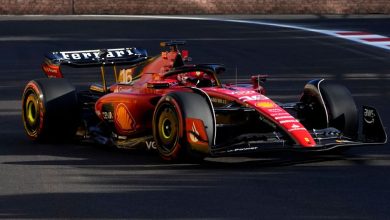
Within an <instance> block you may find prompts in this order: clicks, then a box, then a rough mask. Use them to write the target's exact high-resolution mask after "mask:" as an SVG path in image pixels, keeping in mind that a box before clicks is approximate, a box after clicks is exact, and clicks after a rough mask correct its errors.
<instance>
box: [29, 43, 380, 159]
mask: <svg viewBox="0 0 390 220" xmlns="http://www.w3.org/2000/svg"><path fill="white" fill-rule="evenodd" d="M182 44H184V42H180V41H171V42H162V43H161V46H162V47H163V48H164V49H163V50H162V52H161V54H159V55H157V56H154V57H149V56H148V54H147V52H146V51H145V50H143V49H138V48H119V49H106V50H86V51H63V52H51V53H48V54H47V55H46V56H45V61H44V63H43V64H42V68H43V71H44V72H45V74H46V75H47V78H44V79H36V80H32V81H30V82H29V83H28V84H27V85H26V87H25V89H24V93H23V98H22V103H23V104H22V108H23V111H22V114H23V122H24V128H25V131H26V133H27V135H28V137H29V138H31V139H32V140H34V141H47V140H59V139H70V138H73V139H77V140H80V141H86V142H95V143H99V144H104V145H112V146H116V147H118V148H146V149H156V150H157V151H158V152H159V154H160V155H161V157H162V158H163V159H165V160H178V159H183V158H190V159H203V158H204V157H206V156H224V155H233V154H250V153H255V152H261V151H270V150H300V151H327V150H332V149H335V148H341V147H348V146H356V145H372V144H384V143H386V142H387V135H386V133H385V130H384V128H383V125H382V122H381V119H380V117H379V114H378V112H377V111H376V110H375V109H374V108H373V107H369V106H363V107H362V111H360V112H361V116H359V111H358V108H357V107H356V104H355V102H354V100H353V98H352V97H351V94H350V92H349V91H348V90H347V89H346V88H345V87H343V86H340V85H336V84H331V83H329V82H328V81H325V80H323V79H313V80H311V81H309V82H308V83H307V84H306V85H305V86H304V88H303V91H302V93H301V98H300V100H299V101H297V102H295V103H285V104H283V103H279V102H276V101H274V100H271V99H270V98H269V97H267V96H266V93H265V88H264V82H265V76H262V75H258V76H252V77H251V79H250V80H248V82H247V83H246V84H241V83H236V84H222V83H221V82H220V80H219V79H218V75H219V74H222V73H223V72H224V71H225V67H224V66H223V65H221V64H193V63H192V62H190V61H191V60H190V58H189V56H188V51H187V50H179V45H182ZM63 65H67V66H71V67H92V66H95V67H100V69H101V78H102V83H101V84H92V85H90V87H89V88H87V89H85V90H83V91H82V90H79V89H76V88H75V86H73V85H72V84H71V83H69V81H67V80H66V79H64V77H63V73H62V71H61V67H62V66H63ZM109 66H110V67H112V68H113V75H114V76H113V77H112V78H113V79H114V80H112V81H115V82H114V83H112V85H108V83H107V76H106V68H107V67H109ZM123 66H125V67H126V68H124V69H120V68H119V69H120V70H118V67H123Z"/></svg>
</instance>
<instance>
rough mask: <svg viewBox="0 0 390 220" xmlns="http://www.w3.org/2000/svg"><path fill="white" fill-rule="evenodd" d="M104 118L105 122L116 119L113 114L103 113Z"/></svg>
mask: <svg viewBox="0 0 390 220" xmlns="http://www.w3.org/2000/svg"><path fill="white" fill-rule="evenodd" d="M102 116H103V119H104V120H112V119H114V116H113V115H112V112H102Z"/></svg>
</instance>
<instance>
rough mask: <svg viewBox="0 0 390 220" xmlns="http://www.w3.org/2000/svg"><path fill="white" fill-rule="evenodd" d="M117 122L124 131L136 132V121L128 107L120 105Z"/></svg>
mask: <svg viewBox="0 0 390 220" xmlns="http://www.w3.org/2000/svg"><path fill="white" fill-rule="evenodd" d="M115 122H116V124H117V126H118V127H119V128H120V129H122V130H124V131H127V132H129V131H134V130H135V120H134V118H133V116H132V115H131V114H130V112H129V110H128V109H127V107H126V105H124V104H123V103H120V104H119V105H118V106H117V107H116V110H115Z"/></svg>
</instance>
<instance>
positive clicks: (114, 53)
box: [42, 48, 149, 78]
mask: <svg viewBox="0 0 390 220" xmlns="http://www.w3.org/2000/svg"><path fill="white" fill-rule="evenodd" d="M148 58H149V57H148V54H147V52H146V50H144V49H137V48H118V49H98V50H81V51H61V52H50V53H47V54H46V55H45V60H44V62H43V64H42V69H43V72H45V74H46V75H47V76H48V77H53V78H63V75H62V72H61V66H62V65H67V66H71V67H94V66H95V67H96V66H101V67H104V66H114V71H115V70H116V68H115V67H116V65H135V64H138V63H140V62H143V61H145V60H147V59H148Z"/></svg>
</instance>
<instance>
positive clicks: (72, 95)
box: [22, 78, 80, 141]
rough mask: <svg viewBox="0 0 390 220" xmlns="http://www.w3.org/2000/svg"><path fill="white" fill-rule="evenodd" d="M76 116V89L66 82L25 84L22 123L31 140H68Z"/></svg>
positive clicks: (53, 80)
mask: <svg viewBox="0 0 390 220" xmlns="http://www.w3.org/2000/svg"><path fill="white" fill-rule="evenodd" d="M79 115H80V114H79V108H78V102H77V92H76V89H75V87H74V86H72V85H71V84H70V83H69V82H68V81H67V80H66V79H62V78H61V79H58V78H47V79H37V80H32V81H30V82H29V83H28V84H27V85H26V87H25V89H24V92H23V97H22V120H23V124H24V129H25V131H26V134H27V136H28V137H29V138H30V139H32V140H34V141H54V140H56V141H66V140H69V139H71V138H73V136H74V134H75V132H76V129H77V125H78V124H79V121H80V119H79V118H80V116H79Z"/></svg>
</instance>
